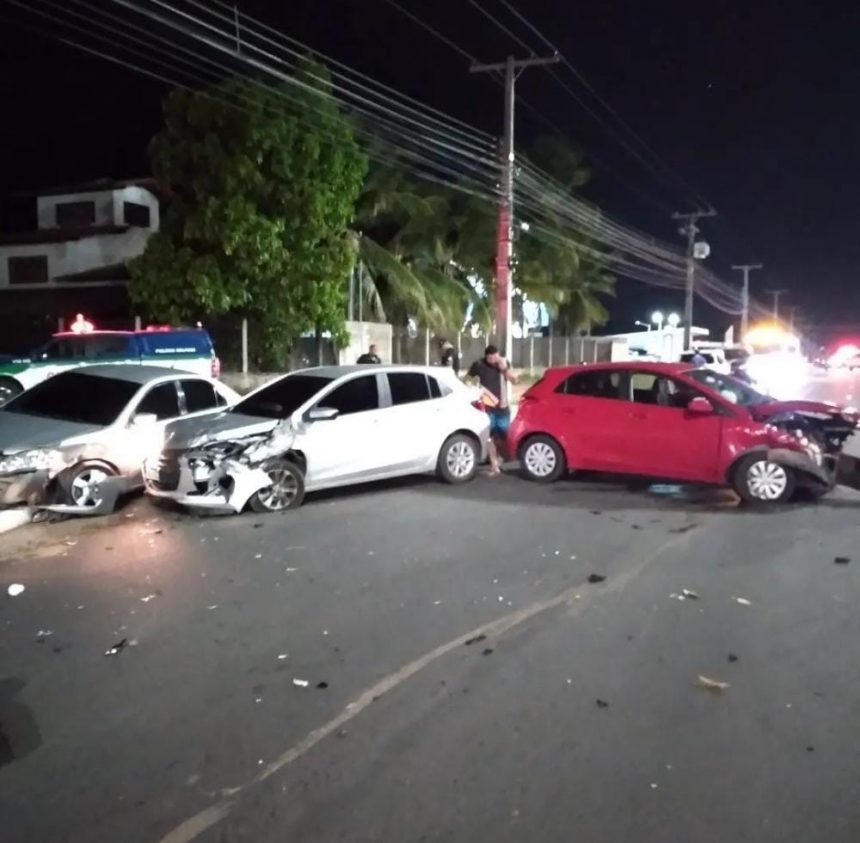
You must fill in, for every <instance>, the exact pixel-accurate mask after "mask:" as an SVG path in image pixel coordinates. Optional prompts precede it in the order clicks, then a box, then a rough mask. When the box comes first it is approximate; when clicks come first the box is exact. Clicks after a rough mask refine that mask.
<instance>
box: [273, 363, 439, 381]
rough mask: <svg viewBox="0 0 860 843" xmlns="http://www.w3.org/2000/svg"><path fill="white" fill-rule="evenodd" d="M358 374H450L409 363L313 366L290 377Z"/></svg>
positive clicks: (433, 367) (328, 376)
mask: <svg viewBox="0 0 860 843" xmlns="http://www.w3.org/2000/svg"><path fill="white" fill-rule="evenodd" d="M359 372H363V373H371V372H421V373H424V374H428V375H437V376H438V375H444V374H445V372H451V369H450V368H448V367H447V366H424V365H412V364H409V363H365V364H356V365H353V366H314V367H312V368H309V369H297V370H296V371H294V372H290V373H289V374H291V375H312V376H316V377H321V378H332V379H335V378H342V377H345V376H346V375H354V374H357V373H359Z"/></svg>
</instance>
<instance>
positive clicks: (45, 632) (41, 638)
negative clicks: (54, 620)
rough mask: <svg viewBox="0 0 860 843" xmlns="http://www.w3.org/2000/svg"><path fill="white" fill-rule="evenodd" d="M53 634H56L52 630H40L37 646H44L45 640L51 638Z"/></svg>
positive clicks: (37, 636)
mask: <svg viewBox="0 0 860 843" xmlns="http://www.w3.org/2000/svg"><path fill="white" fill-rule="evenodd" d="M53 634H54V633H53V631H52V630H50V629H40V630H39V631H38V632H37V633H36V643H37V644H44V643H45V639H46V638H50V637H51V636H52V635H53Z"/></svg>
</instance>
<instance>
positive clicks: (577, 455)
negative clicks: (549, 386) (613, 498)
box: [548, 366, 629, 471]
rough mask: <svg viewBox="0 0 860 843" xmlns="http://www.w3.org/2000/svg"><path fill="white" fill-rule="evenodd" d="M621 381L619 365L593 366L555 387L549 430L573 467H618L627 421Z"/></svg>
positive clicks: (602, 468)
mask: <svg viewBox="0 0 860 843" xmlns="http://www.w3.org/2000/svg"><path fill="white" fill-rule="evenodd" d="M623 382H624V373H623V371H622V370H621V369H601V368H599V367H596V366H595V367H594V368H591V367H589V368H588V369H586V370H584V371H579V372H576V373H575V374H573V375H571V376H570V377H568V378H567V379H566V380H564V381H562V382H561V383H560V384H559V385H558V387H557V388H556V390H555V393H554V394H553V396H552V399H551V402H552V405H553V409H552V412H551V413H550V414H548V418H549V419H550V424H551V426H552V428H553V429H550V430H549V431H548V432H549V433H551V434H552V435H554V436H555V437H556V438H557V439H558V440H559V441H560V442H561V443H562V445H563V447H564V449H565V455H566V457H567V462H568V465H569V466H571V467H572V468H577V469H591V470H596V471H618V470H620V466H621V457H620V452H619V441H620V440H621V439H623V437H624V436H625V435H626V433H627V427H628V425H629V407H628V406H627V402H626V401H624V400H622V399H623V395H622V393H621V387H622V384H623Z"/></svg>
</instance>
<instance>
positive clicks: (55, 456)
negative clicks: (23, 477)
mask: <svg viewBox="0 0 860 843" xmlns="http://www.w3.org/2000/svg"><path fill="white" fill-rule="evenodd" d="M61 464H62V455H61V454H60V452H59V451H55V450H54V449H52V448H35V449H33V450H30V451H21V452H20V453H17V454H10V455H9V456H8V457H2V458H0V474H18V473H24V472H28V471H46V470H48V469H51V468H53V467H55V466H58V465H61Z"/></svg>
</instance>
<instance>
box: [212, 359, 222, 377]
mask: <svg viewBox="0 0 860 843" xmlns="http://www.w3.org/2000/svg"><path fill="white" fill-rule="evenodd" d="M212 377H213V378H220V377H221V361H220V360H219V359H218V358H217V357H213V358H212Z"/></svg>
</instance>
